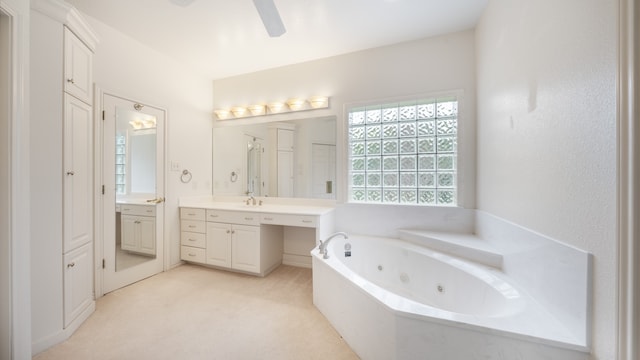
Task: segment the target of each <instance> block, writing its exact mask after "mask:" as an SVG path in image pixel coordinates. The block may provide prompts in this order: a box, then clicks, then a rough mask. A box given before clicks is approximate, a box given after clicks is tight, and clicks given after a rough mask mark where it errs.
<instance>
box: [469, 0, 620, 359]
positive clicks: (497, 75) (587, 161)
mask: <svg viewBox="0 0 640 360" xmlns="http://www.w3.org/2000/svg"><path fill="white" fill-rule="evenodd" d="M616 14H617V2H616V1H615V0H598V1H596V0H591V1H582V0H565V1H553V0H542V1H527V0H519V1H507V2H505V1H491V2H490V3H489V6H488V7H487V9H486V10H485V12H484V14H483V16H482V19H481V21H480V24H479V26H478V28H477V30H476V49H477V74H478V89H477V93H478V113H477V117H478V140H477V141H478V166H477V168H478V175H477V181H478V185H477V195H478V200H477V205H478V208H479V209H480V210H483V211H486V212H489V213H491V214H494V215H497V216H499V217H502V218H505V219H507V220H509V221H512V222H515V223H517V224H519V225H522V226H524V227H527V228H529V229H532V230H534V231H537V232H540V233H542V234H545V235H547V236H549V237H551V238H555V239H557V240H560V241H562V242H565V243H568V244H570V245H573V246H576V247H578V248H580V249H583V250H586V251H589V252H592V253H593V255H594V269H595V271H594V280H595V281H594V290H593V296H594V299H593V300H594V302H593V316H594V323H593V331H594V332H593V358H594V359H614V358H615V348H616V336H615V334H616V330H617V329H616V316H617V313H616V283H617V280H616V279H617V276H616V270H617V266H616V217H615V214H616V127H615V124H616V42H617V18H616Z"/></svg>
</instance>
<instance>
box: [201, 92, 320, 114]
mask: <svg viewBox="0 0 640 360" xmlns="http://www.w3.org/2000/svg"><path fill="white" fill-rule="evenodd" d="M328 107H329V97H328V96H322V95H316V96H311V97H310V98H308V99H304V98H297V97H296V98H290V99H289V100H287V102H286V103H284V102H279V101H273V102H269V103H267V105H266V106H265V105H263V104H256V105H250V106H248V107H244V106H234V107H232V108H231V109H216V110H214V111H213V112H214V113H215V114H216V117H217V118H218V120H230V119H235V118H243V117H253V116H266V115H273V114H285V113H291V112H297V111H305V110H316V109H324V108H328Z"/></svg>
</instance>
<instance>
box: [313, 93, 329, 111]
mask: <svg viewBox="0 0 640 360" xmlns="http://www.w3.org/2000/svg"><path fill="white" fill-rule="evenodd" d="M309 104H310V105H311V107H312V108H314V109H321V108H325V107H327V106H329V98H328V97H326V96H320V95H316V96H312V97H310V98H309Z"/></svg>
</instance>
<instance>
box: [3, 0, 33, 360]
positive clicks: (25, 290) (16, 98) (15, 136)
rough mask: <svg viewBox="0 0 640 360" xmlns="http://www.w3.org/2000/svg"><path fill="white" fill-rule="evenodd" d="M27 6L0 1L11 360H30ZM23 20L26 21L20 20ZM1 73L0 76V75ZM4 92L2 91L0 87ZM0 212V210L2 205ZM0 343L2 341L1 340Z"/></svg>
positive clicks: (6, 256) (6, 0)
mask: <svg viewBox="0 0 640 360" xmlns="http://www.w3.org/2000/svg"><path fill="white" fill-rule="evenodd" d="M21 11H26V12H28V11H29V8H28V5H27V6H26V7H20V4H16V3H14V2H13V1H11V0H0V13H1V15H0V16H3V17H5V18H6V19H5V20H7V21H8V24H7V27H8V28H9V34H8V35H7V40H8V42H9V43H8V44H5V45H6V48H8V50H9V51H8V53H9V54H8V61H9V64H8V66H7V69H6V71H7V74H6V75H8V78H7V83H6V85H7V90H8V94H7V96H8V98H7V99H5V100H7V101H6V103H7V105H8V106H7V109H6V115H7V116H8V118H7V132H6V134H3V137H4V140H6V142H4V143H5V144H6V145H8V146H7V150H8V154H7V157H6V159H4V160H3V161H6V162H7V165H8V170H9V171H8V173H7V178H6V180H7V186H6V188H5V190H6V191H8V197H7V200H8V201H7V204H6V208H5V211H6V212H7V213H8V218H7V224H8V229H6V230H5V231H6V232H5V235H6V236H5V238H6V240H7V244H5V245H7V246H6V249H7V250H8V252H7V253H6V254H4V255H3V256H2V258H1V259H0V260H1V261H7V265H8V269H9V270H8V271H9V274H8V281H9V284H6V285H7V287H8V288H6V289H5V288H4V287H3V288H2V289H1V291H2V292H5V291H7V292H6V293H5V294H6V295H7V298H8V300H9V302H10V303H9V304H8V305H9V307H10V309H9V316H10V325H9V327H10V329H9V336H10V339H9V343H10V346H11V349H10V352H11V356H12V358H14V359H23V358H24V359H27V358H29V359H30V358H31V346H32V345H31V278H30V274H31V270H30V269H31V261H30V258H31V255H30V253H31V251H30V241H29V239H30V238H31V235H30V230H29V229H30V215H29V213H30V211H29V209H30V201H31V200H30V195H29V166H30V163H29V131H30V130H29V112H28V109H29V101H28V99H29V87H28V81H27V80H28V74H29V61H28V60H29V57H28V54H29V52H28V49H29V37H28V34H29V32H28V29H29V22H28V14H24V13H22V12H21ZM25 19H27V20H25ZM5 45H3V47H4V46H5ZM3 71H4V70H3ZM2 86H4V85H2ZM2 206H5V205H2ZM3 343H4V340H3Z"/></svg>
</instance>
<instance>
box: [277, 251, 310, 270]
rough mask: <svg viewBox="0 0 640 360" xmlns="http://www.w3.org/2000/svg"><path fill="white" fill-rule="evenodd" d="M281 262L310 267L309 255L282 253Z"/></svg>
mask: <svg viewBox="0 0 640 360" xmlns="http://www.w3.org/2000/svg"><path fill="white" fill-rule="evenodd" d="M282 264H283V265H290V266H296V267H303V268H309V269H311V256H308V255H293V254H282Z"/></svg>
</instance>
